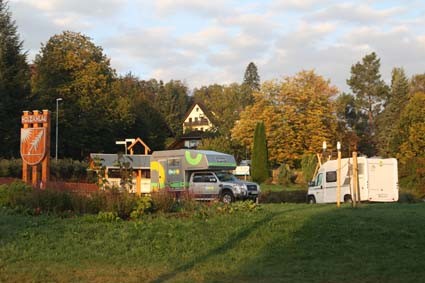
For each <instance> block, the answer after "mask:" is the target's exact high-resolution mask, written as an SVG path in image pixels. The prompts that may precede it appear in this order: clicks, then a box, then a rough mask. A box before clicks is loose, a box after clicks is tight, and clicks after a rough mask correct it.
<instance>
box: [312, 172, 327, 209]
mask: <svg viewBox="0 0 425 283" xmlns="http://www.w3.org/2000/svg"><path fill="white" fill-rule="evenodd" d="M309 191H310V192H311V194H312V195H314V198H315V199H316V202H317V203H323V202H324V189H323V173H319V174H318V175H317V177H316V180H314V185H313V186H312V187H310V188H309Z"/></svg>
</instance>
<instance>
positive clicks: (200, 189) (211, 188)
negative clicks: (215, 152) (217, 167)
mask: <svg viewBox="0 0 425 283" xmlns="http://www.w3.org/2000/svg"><path fill="white" fill-rule="evenodd" d="M191 188H192V191H193V193H194V195H195V197H196V198H198V199H210V198H216V197H218V193H219V189H220V188H219V183H218V179H217V177H216V176H215V175H214V174H213V173H212V172H199V173H193V176H192V184H191Z"/></svg>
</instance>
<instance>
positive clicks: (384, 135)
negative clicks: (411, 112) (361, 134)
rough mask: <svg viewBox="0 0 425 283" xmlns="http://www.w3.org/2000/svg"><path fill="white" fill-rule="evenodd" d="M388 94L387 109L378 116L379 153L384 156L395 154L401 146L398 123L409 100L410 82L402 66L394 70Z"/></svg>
mask: <svg viewBox="0 0 425 283" xmlns="http://www.w3.org/2000/svg"><path fill="white" fill-rule="evenodd" d="M388 94H389V95H388V97H387V99H386V101H385V109H384V110H383V111H382V112H381V113H380V114H379V115H378V117H377V129H378V133H377V134H378V142H379V153H380V155H382V156H395V154H396V153H397V152H398V147H399V144H398V142H397V140H398V134H399V133H398V128H397V125H398V122H399V120H400V115H401V112H402V111H403V108H404V106H405V105H406V104H407V102H408V100H409V82H408V80H407V77H406V75H405V73H404V70H403V69H402V68H394V69H393V70H392V77H391V90H390V92H389V93H388Z"/></svg>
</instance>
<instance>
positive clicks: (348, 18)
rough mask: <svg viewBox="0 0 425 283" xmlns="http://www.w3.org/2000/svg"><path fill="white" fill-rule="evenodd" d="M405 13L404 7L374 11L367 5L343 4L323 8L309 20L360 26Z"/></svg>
mask: <svg viewBox="0 0 425 283" xmlns="http://www.w3.org/2000/svg"><path fill="white" fill-rule="evenodd" d="M404 11H405V8H402V7H391V8H387V9H374V8H372V7H371V6H369V5H367V4H359V3H356V4H354V3H341V4H337V5H332V6H329V7H326V8H323V9H321V10H319V11H317V12H315V13H313V14H312V15H311V16H309V18H311V19H314V20H319V21H329V20H338V21H344V22H355V23H360V24H366V23H373V22H380V21H382V20H389V19H391V17H392V16H394V15H398V14H400V13H402V12H404Z"/></svg>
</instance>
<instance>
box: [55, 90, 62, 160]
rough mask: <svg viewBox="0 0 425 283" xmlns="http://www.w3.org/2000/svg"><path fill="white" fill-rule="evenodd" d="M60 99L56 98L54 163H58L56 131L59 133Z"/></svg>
mask: <svg viewBox="0 0 425 283" xmlns="http://www.w3.org/2000/svg"><path fill="white" fill-rule="evenodd" d="M62 100H63V99H62V98H56V148H55V149H56V151H55V161H56V162H57V161H58V131H59V127H58V126H59V119H58V114H59V101H62Z"/></svg>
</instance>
